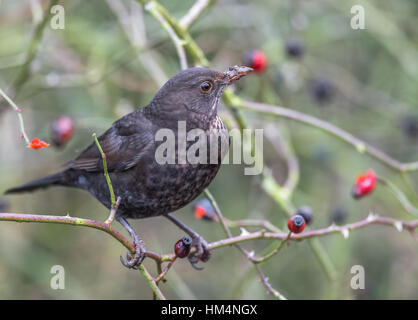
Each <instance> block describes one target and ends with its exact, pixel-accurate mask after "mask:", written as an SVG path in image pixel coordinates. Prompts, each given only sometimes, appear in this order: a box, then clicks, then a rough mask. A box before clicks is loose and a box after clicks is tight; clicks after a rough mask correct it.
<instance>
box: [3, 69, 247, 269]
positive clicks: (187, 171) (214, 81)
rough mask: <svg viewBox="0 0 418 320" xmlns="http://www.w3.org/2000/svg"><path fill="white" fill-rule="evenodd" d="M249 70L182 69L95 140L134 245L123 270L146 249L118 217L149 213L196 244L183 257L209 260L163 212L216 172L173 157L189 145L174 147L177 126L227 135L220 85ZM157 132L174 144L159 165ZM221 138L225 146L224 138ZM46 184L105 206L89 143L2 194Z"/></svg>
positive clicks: (99, 167) (98, 163) (199, 241)
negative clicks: (58, 167) (60, 164)
mask: <svg viewBox="0 0 418 320" xmlns="http://www.w3.org/2000/svg"><path fill="white" fill-rule="evenodd" d="M251 70H252V69H251V68H248V67H238V66H235V67H232V68H229V70H228V71H226V72H217V71H213V70H209V69H204V68H190V69H186V70H183V71H181V72H179V73H178V74H176V75H175V76H174V77H172V78H171V79H170V80H168V81H167V83H165V84H164V86H163V87H162V88H161V89H160V90H159V91H158V92H157V94H156V95H155V97H154V98H153V99H152V101H151V102H150V104H148V105H147V106H146V107H144V108H142V109H139V110H136V111H134V112H132V113H130V114H128V115H126V116H124V117H122V118H121V119H119V120H117V121H116V122H114V123H113V125H112V126H111V127H110V128H109V129H108V130H107V131H106V132H105V133H104V134H103V135H102V136H100V137H99V138H98V140H99V142H100V145H101V146H102V148H103V151H104V152H105V154H106V160H107V167H108V171H109V175H110V179H111V181H112V184H113V188H114V192H115V195H116V196H118V197H120V198H121V202H120V205H119V208H118V210H117V213H116V216H115V218H116V220H117V221H119V222H120V223H121V224H122V226H123V227H124V228H126V229H127V231H128V232H129V233H130V235H131V236H132V239H133V242H134V244H135V246H136V250H135V255H134V256H133V257H131V256H130V254H129V253H128V254H127V260H126V262H125V261H124V260H123V259H122V257H121V261H122V264H123V265H125V266H126V267H128V268H133V267H135V266H137V265H139V264H141V263H142V261H143V260H144V258H145V252H146V251H145V245H144V242H143V240H142V239H141V238H140V237H139V236H138V235H137V234H136V232H135V231H134V229H133V228H132V227H131V226H130V225H129V223H128V222H127V221H126V219H141V218H147V217H152V216H157V215H163V216H165V217H167V218H168V219H170V220H171V221H173V222H174V223H175V224H176V225H177V226H178V227H180V228H181V229H182V230H184V231H185V232H186V233H187V234H188V235H189V236H190V237H191V238H192V240H193V245H194V246H195V247H196V249H197V250H196V253H195V254H193V255H190V256H189V260H190V262H191V263H192V265H193V266H195V265H196V263H197V262H198V261H199V260H200V261H203V262H206V261H207V260H208V259H209V257H210V252H209V247H208V245H207V243H206V242H205V241H204V240H203V238H202V237H201V236H199V235H198V234H197V233H196V232H194V231H193V230H191V229H190V228H188V227H187V226H186V225H184V224H183V223H182V222H180V221H179V220H177V219H176V218H175V217H174V216H172V215H171V214H170V212H173V211H175V210H178V209H180V208H182V207H183V206H185V205H187V204H188V203H190V202H191V201H193V200H194V199H195V198H196V197H197V196H198V195H199V194H200V193H201V192H202V191H203V190H204V189H205V188H206V187H207V186H208V185H209V184H210V182H211V181H212V179H213V178H214V177H215V175H216V173H217V172H218V170H219V167H220V165H221V160H222V155H220V156H219V157H218V158H217V162H216V163H213V161H210V162H209V161H204V162H205V163H197V164H196V163H190V162H189V160H188V159H186V162H180V161H179V158H180V157H181V156H182V154H181V152H183V153H184V152H185V151H184V150H188V148H189V147H190V146H191V142H190V141H189V142H186V149H182V151H179V150H180V148H179V142H178V141H179V140H178V139H177V138H179V131H180V130H179V129H178V128H179V127H180V125H179V123H180V122H183V123H185V127H186V131H187V132H190V130H192V129H201V130H202V131H201V132H204V135H205V139H209V137H210V136H211V133H213V131H219V132H220V133H221V136H223V137H224V138H225V137H228V131H227V129H226V127H225V126H224V124H223V122H222V120H221V119H220V118H219V117H218V116H217V107H218V104H219V100H220V98H221V96H222V92H223V90H224V88H225V87H226V86H228V85H229V84H231V83H232V82H234V81H235V80H237V79H239V78H240V77H242V76H244V75H246V74H247V73H248V72H250V71H251ZM160 129H169V130H171V132H173V135H174V136H175V140H174V141H173V142H172V143H173V144H175V149H174V150H175V151H174V153H175V155H173V156H174V159H175V160H176V161H175V162H174V163H164V164H161V162H160V161H157V159H156V152H157V151H158V147H159V146H161V144H162V143H163V142H162V141H159V139H156V134H157V132H160V131H159V130H160ZM218 134H219V133H218ZM168 138H169V137H168V136H167V139H168ZM226 140H227V141H228V143H227V144H228V146H229V139H228V138H227V139H226ZM209 149H210V144H209V145H208V146H207V151H208V152H207V154H208V157H209V153H210V150H209ZM218 149H219V147H218ZM168 150H169V148H167V150H166V151H167V152H168ZM172 150H173V149H172ZM218 154H220V152H219V153H218ZM168 156H169V155H168ZM52 185H58V186H66V187H75V188H80V189H84V190H87V191H89V192H90V193H91V194H92V195H93V196H94V197H96V198H97V199H98V200H99V201H100V202H101V203H102V204H103V205H105V206H106V207H107V208H109V209H110V207H111V201H110V192H109V189H108V187H107V184H106V181H105V177H104V175H103V163H102V159H101V155H100V153H99V151H98V148H97V147H96V145H95V144H94V143H92V144H91V145H90V146H89V147H87V148H86V149H85V150H84V151H83V152H82V153H81V154H80V155H79V156H78V157H77V158H76V159H75V160H73V161H70V162H69V163H67V164H66V168H65V170H64V171H61V172H58V173H56V174H53V175H50V176H47V177H45V178H42V179H39V180H36V181H33V182H29V183H27V184H25V185H22V186H20V187H17V188H13V189H10V190H7V191H6V194H10V193H19V192H25V191H33V190H35V189H39V188H46V187H49V186H52Z"/></svg>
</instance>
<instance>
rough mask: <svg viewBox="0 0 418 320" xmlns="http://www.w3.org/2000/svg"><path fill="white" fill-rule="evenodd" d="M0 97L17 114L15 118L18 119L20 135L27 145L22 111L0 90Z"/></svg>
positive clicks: (27, 140) (27, 139)
mask: <svg viewBox="0 0 418 320" xmlns="http://www.w3.org/2000/svg"><path fill="white" fill-rule="evenodd" d="M0 95H1V96H2V97H3V98H4V100H6V101H7V102H8V103H9V104H10V105H11V106H12V108H13V109H14V110H15V111H16V112H17V117H18V119H19V125H20V133H21V135H22V137H23V139H25V142H26V144H29V143H30V141H29V138H28V136H27V134H26V132H25V124H24V122H23V116H22V109H20V108H19V107H18V106H17V105H16V104H15V103H14V102H13V100H12V99H10V98H9V97H8V96H7V94H6V93H5V92H4V91H3V90H2V89H0Z"/></svg>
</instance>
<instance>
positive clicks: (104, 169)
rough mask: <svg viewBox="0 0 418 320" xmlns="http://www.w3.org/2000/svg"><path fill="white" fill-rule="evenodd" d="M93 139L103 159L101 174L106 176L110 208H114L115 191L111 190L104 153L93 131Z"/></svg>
mask: <svg viewBox="0 0 418 320" xmlns="http://www.w3.org/2000/svg"><path fill="white" fill-rule="evenodd" d="M93 139H94V142H96V145H97V148H98V149H99V152H100V155H101V157H102V159H103V171H104V173H103V174H104V176H105V178H106V182H107V186H108V188H109V193H110V200H111V204H112V208H114V207H115V206H116V197H115V192H114V191H113V185H112V181H111V180H110V176H109V172H108V171H107V161H106V153H104V152H103V149H102V147H101V145H100V143H99V140H98V139H97V135H96V133H93Z"/></svg>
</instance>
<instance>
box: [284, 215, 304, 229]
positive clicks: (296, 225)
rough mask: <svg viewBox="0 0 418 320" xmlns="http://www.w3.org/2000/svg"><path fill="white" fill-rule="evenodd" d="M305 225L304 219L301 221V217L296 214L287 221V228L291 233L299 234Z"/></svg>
mask: <svg viewBox="0 0 418 320" xmlns="http://www.w3.org/2000/svg"><path fill="white" fill-rule="evenodd" d="M305 225H306V222H305V219H303V217H302V216H300V215H298V214H296V215H294V216H292V217H291V218H290V219H289V220H288V221H287V227H288V228H289V230H290V231H291V232H293V233H301V232H302V231H303V229H305Z"/></svg>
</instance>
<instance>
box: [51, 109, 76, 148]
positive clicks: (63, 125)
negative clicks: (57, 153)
mask: <svg viewBox="0 0 418 320" xmlns="http://www.w3.org/2000/svg"><path fill="white" fill-rule="evenodd" d="M51 131H52V141H53V143H54V145H55V146H57V147H60V146H62V145H64V144H65V143H67V142H68V141H69V140H70V139H71V137H72V136H73V131H74V124H73V120H72V119H71V118H70V117H68V116H62V117H60V118H58V119H57V120H55V121H54V122H53V123H52V130H51Z"/></svg>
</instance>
